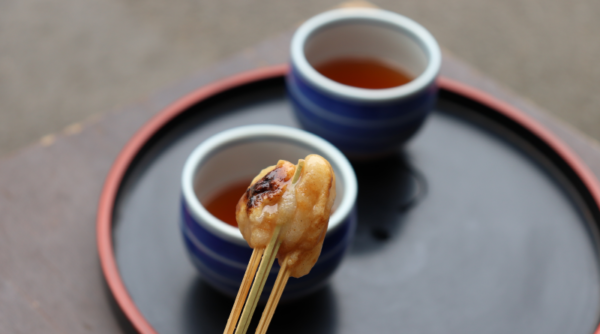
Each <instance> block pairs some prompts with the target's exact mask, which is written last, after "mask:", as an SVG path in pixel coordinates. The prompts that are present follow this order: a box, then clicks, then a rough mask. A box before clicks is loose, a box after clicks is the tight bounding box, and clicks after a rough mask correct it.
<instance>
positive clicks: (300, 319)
mask: <svg viewBox="0 0 600 334" xmlns="http://www.w3.org/2000/svg"><path fill="white" fill-rule="evenodd" d="M232 306H233V299H231V298H228V297H225V296H223V295H221V294H220V293H219V292H217V291H215V290H213V289H212V288H211V287H210V286H208V285H207V284H206V283H204V281H202V279H198V280H196V282H195V283H194V284H193V285H192V286H190V291H189V293H188V299H187V301H186V306H185V310H186V313H185V314H183V317H184V320H183V321H184V323H185V329H186V330H185V331H184V332H185V333H215V334H216V333H219V334H220V333H223V329H224V328H225V324H226V323H227V318H228V317H229V312H231V307H232ZM262 311H263V306H262V305H259V306H258V307H257V308H256V312H255V313H254V317H253V319H252V323H251V325H250V328H249V329H248V333H254V332H255V329H256V326H257V325H258V321H259V320H260V316H261V314H262ZM336 326H337V309H336V304H335V298H334V295H333V291H332V289H331V288H330V287H329V286H325V287H324V288H323V289H320V290H319V291H317V292H315V293H313V294H311V295H309V296H307V297H305V298H303V299H300V300H297V301H294V302H290V303H285V304H280V305H279V306H278V307H277V311H276V312H275V315H274V316H273V320H272V322H271V325H270V326H269V332H270V333H286V334H294V333H311V334H319V333H329V334H330V333H335V332H336V330H335V328H336Z"/></svg>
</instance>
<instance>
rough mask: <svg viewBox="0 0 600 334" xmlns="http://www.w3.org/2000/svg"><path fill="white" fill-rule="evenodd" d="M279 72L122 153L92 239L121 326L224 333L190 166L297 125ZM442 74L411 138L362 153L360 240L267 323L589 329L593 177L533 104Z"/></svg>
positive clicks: (172, 113)
mask: <svg viewBox="0 0 600 334" xmlns="http://www.w3.org/2000/svg"><path fill="white" fill-rule="evenodd" d="M285 71H286V68H285V67H284V66H279V67H273V68H267V69H263V70H258V71H254V72H250V73H244V74H241V75H238V76H236V77H234V78H230V79H226V80H224V81H221V82H218V83H215V84H213V85H210V86H208V87H204V88H202V89H200V90H198V91H197V92H194V93H193V94H191V95H189V96H187V97H185V98H183V99H182V100H180V101H179V102H177V103H175V104H174V105H173V106H171V107H170V108H168V109H167V110H165V111H163V112H162V113H161V114H159V115H158V116H157V117H156V118H155V119H153V120H152V121H151V122H149V123H148V125H146V126H145V127H144V128H143V129H141V130H140V132H139V133H138V134H136V136H135V137H134V138H133V139H132V140H131V142H130V143H129V144H128V145H127V147H125V149H124V150H123V153H122V154H121V156H120V157H119V158H118V160H117V161H116V162H115V165H114V167H113V170H112V171H111V173H110V175H109V177H108V179H107V181H106V185H105V189H104V191H103V194H102V199H101V203H100V208H99V214H98V241H99V252H100V257H101V262H102V266H103V271H104V274H105V277H106V281H107V286H108V291H109V293H110V296H111V298H112V299H113V301H115V303H114V305H115V310H116V312H117V315H118V316H120V317H121V319H122V320H123V323H124V328H125V329H129V330H133V331H139V332H143V333H222V332H223V329H224V326H225V323H226V321H227V317H228V315H229V311H230V308H231V306H232V304H233V300H231V299H229V298H227V297H224V296H222V295H220V294H219V293H218V292H216V291H214V290H212V289H211V288H210V287H209V286H207V285H206V284H205V283H204V282H203V281H202V278H201V277H200V276H199V275H198V274H197V272H196V271H195V269H194V268H193V267H192V264H191V263H190V261H189V260H188V258H187V256H186V253H185V250H184V246H183V242H182V239H181V235H180V231H179V227H178V219H179V205H180V176H181V171H182V166H183V164H184V161H185V159H186V158H187V156H188V155H189V153H190V152H191V151H192V150H193V148H194V147H196V146H197V145H198V144H199V143H200V142H202V141H203V140H204V139H206V138H208V137H209V136H211V135H213V134H215V133H217V132H219V131H222V130H225V129H228V128H231V127H234V126H238V125H245V124H254V123H270V124H282V125H288V126H294V127H296V126H298V124H297V122H296V121H295V119H294V117H293V114H292V112H291V107H290V104H289V102H288V100H287V98H286V95H285V86H284V79H283V75H284V74H285ZM440 87H441V90H440V97H439V101H438V103H437V106H436V109H435V111H434V112H433V113H432V115H431V117H430V118H429V119H428V120H427V122H426V124H425V126H424V127H423V129H422V130H421V131H420V132H419V133H418V134H417V135H416V137H414V138H413V139H412V140H411V141H410V142H409V143H408V144H407V145H406V147H405V148H404V149H402V150H400V151H398V153H397V154H396V155H394V156H392V157H389V158H386V159H384V160H380V161H376V162H370V163H364V162H362V163H354V164H353V165H354V168H355V170H356V173H357V176H358V180H359V198H358V210H359V225H358V229H357V235H356V237H355V240H354V242H353V244H352V247H351V250H350V252H349V253H348V255H347V257H346V259H345V261H344V263H343V264H342V266H341V267H340V269H339V271H337V272H336V274H335V276H334V277H333V279H332V280H331V282H330V283H329V284H328V285H327V286H326V287H325V288H324V289H322V290H320V291H318V292H316V293H314V294H313V295H311V296H309V297H306V298H305V299H302V300H300V301H297V302H294V303H289V304H285V305H280V307H279V308H278V309H277V312H276V313H275V317H274V319H273V322H272V324H271V326H270V328H269V332H270V333H344V334H346V333H347V334H351V333H460V334H467V333H477V334H480V333H498V334H507V333H527V334H534V333H544V334H551V333H556V334H559V333H561V334H562V333H570V334H575V333H582V334H583V333H594V331H595V330H596V327H597V325H598V321H599V319H600V264H599V261H598V242H597V241H598V239H597V233H596V230H597V228H598V224H599V223H600V210H599V208H598V203H597V201H598V195H599V193H598V186H597V184H596V181H595V180H594V178H593V177H592V176H591V174H590V173H589V172H588V171H587V169H586V168H585V166H583V165H582V164H581V163H580V162H579V160H578V159H577V158H576V157H575V156H573V155H572V154H571V153H570V151H569V150H568V148H566V147H565V146H563V145H562V144H561V143H560V142H559V141H558V140H556V139H555V138H554V137H553V136H552V135H551V134H550V133H548V132H547V131H546V130H544V129H543V128H542V127H540V126H539V125H538V124H537V123H535V122H533V121H532V120H530V119H529V118H528V117H527V116H525V115H524V114H522V113H520V112H519V111H517V110H514V109H511V108H510V107H509V106H506V105H503V104H502V103H500V102H498V101H495V100H493V99H491V98H489V97H487V96H485V95H484V94H482V93H479V92H477V91H475V90H473V89H471V88H468V87H464V86H461V85H459V84H456V83H452V82H450V81H448V80H444V79H442V80H440ZM261 311H262V309H260V307H259V309H258V310H257V315H256V316H255V318H259V315H260V312H261Z"/></svg>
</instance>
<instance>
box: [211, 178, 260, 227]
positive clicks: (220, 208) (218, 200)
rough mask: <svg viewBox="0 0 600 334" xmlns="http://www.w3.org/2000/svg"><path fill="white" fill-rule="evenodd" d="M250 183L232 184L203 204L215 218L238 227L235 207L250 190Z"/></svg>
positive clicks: (239, 182)
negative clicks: (247, 190)
mask: <svg viewBox="0 0 600 334" xmlns="http://www.w3.org/2000/svg"><path fill="white" fill-rule="evenodd" d="M250 181H251V180H244V181H238V182H234V183H231V184H229V185H227V186H226V187H224V188H222V189H221V190H220V191H218V192H216V193H215V194H214V195H213V196H212V197H210V198H209V199H208V200H206V201H203V203H202V204H203V205H204V207H205V208H206V210H208V212H210V213H211V214H212V215H213V216H215V217H217V218H218V219H220V220H221V221H223V222H225V223H227V224H229V225H231V226H234V227H238V224H237V221H236V220H235V206H236V205H237V203H238V201H239V200H240V198H241V197H242V195H243V194H244V192H245V191H246V189H248V186H249V185H250Z"/></svg>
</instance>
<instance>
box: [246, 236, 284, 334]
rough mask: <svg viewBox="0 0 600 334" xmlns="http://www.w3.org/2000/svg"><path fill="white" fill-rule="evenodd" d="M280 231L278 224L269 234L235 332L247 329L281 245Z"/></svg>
mask: <svg viewBox="0 0 600 334" xmlns="http://www.w3.org/2000/svg"><path fill="white" fill-rule="evenodd" d="M280 231H281V226H280V225H279V226H277V227H275V231H274V232H273V235H272V236H271V241H269V245H268V246H267V248H266V249H265V252H264V254H263V258H262V261H261V262H260V267H258V273H257V274H256V277H255V278H254V283H253V284H252V289H251V290H250V295H249V296H248V300H246V305H244V311H243V312H242V317H241V319H240V322H239V324H238V326H237V328H236V330H235V334H245V333H246V332H247V331H248V327H249V326H250V320H251V319H252V315H253V314H254V310H255V309H256V305H257V304H258V300H259V299H260V295H261V294H262V290H263V288H264V287H265V282H266V281H267V277H268V276H269V272H270V271H271V267H272V266H273V262H274V261H275V257H276V255H277V251H278V250H279V246H280V245H281V242H280V241H278V239H279V232H280Z"/></svg>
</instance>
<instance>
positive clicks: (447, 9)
mask: <svg viewBox="0 0 600 334" xmlns="http://www.w3.org/2000/svg"><path fill="white" fill-rule="evenodd" d="M340 3H341V1H340V0H318V1H317V0H302V1H298V0H296V1H292V0H290V1H281V0H266V1H256V0H170V1H164V0H163V1H160V0H86V1H81V0H3V1H0V158H2V157H5V156H7V155H10V152H12V151H15V150H17V149H19V148H22V147H24V146H27V145H29V144H31V143H33V142H36V141H38V140H40V138H42V137H43V136H45V135H47V134H51V133H56V132H59V131H62V130H63V129H64V128H65V127H68V126H69V124H72V123H74V122H80V121H83V120H86V119H89V118H90V117H94V116H98V115H101V114H103V113H107V112H110V111H113V110H118V109H119V108H123V107H125V106H129V105H132V104H135V103H139V102H140V101H143V100H144V98H145V97H146V96H149V95H151V94H153V93H155V92H157V91H159V90H161V89H162V88H163V87H166V86H169V85H171V84H173V83H176V82H178V81H180V80H183V79H185V78H186V77H189V76H191V75H192V74H193V73H196V72H198V71H200V70H201V69H203V68H205V67H207V66H210V65H211V64H213V63H215V62H218V61H219V60H221V59H223V58H226V57H228V56H230V55H233V54H235V53H238V52H241V51H243V50H244V49H247V48H249V47H251V46H253V45H254V44H256V43H258V42H260V41H262V40H264V39H267V38H269V37H272V36H274V35H277V34H279V33H282V32H286V31H291V30H293V29H294V28H295V27H296V26H297V25H298V24H299V23H300V22H302V21H303V20H305V19H306V18H308V17H310V16H312V15H315V14H317V13H319V12H321V11H324V10H327V9H330V8H332V7H335V6H337V5H339V4H340ZM372 3H373V4H375V5H377V6H379V7H382V8H385V9H389V10H392V11H396V12H398V13H401V14H403V15H406V16H408V17H411V18H413V19H415V20H416V21H418V22H420V23H421V24H423V25H424V26H425V27H426V28H427V29H429V30H430V31H431V32H432V33H433V35H434V36H435V37H436V38H437V39H438V41H439V42H440V44H441V46H442V47H443V48H445V50H447V51H449V52H451V53H453V54H454V55H455V56H457V57H458V58H461V59H462V60H464V61H466V62H468V63H469V64H471V65H472V66H473V67H475V68H476V69H478V70H479V71H481V72H482V73H484V74H486V75H488V76H490V77H492V78H494V79H495V80H497V81H498V82H500V83H502V84H504V85H505V86H507V87H508V88H509V89H511V90H513V91H515V92H516V93H518V94H520V95H521V96H523V97H526V98H528V99H530V100H532V101H533V102H534V103H536V104H537V105H539V106H541V107H543V108H545V109H546V110H547V111H548V112H550V113H552V114H554V115H555V116H557V117H558V118H561V119H563V120H565V121H566V122H568V123H570V124H572V125H573V126H575V127H577V128H578V129H580V130H581V131H582V132H584V133H586V134H587V135H588V136H591V137H594V138H596V139H600V94H599V93H600V92H599V90H600V65H599V61H600V1H598V0H503V1H482V0H402V1H393V0H374V1H372Z"/></svg>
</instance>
